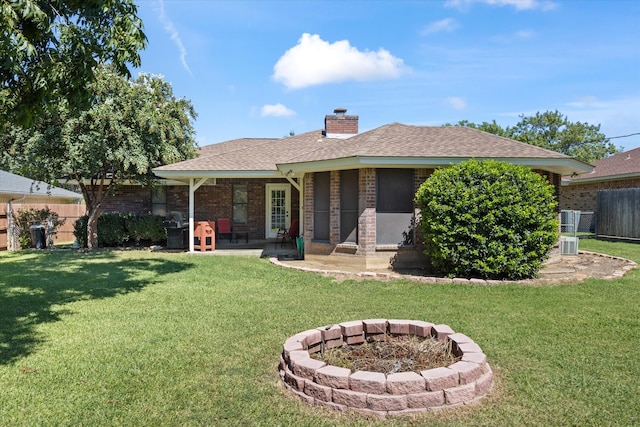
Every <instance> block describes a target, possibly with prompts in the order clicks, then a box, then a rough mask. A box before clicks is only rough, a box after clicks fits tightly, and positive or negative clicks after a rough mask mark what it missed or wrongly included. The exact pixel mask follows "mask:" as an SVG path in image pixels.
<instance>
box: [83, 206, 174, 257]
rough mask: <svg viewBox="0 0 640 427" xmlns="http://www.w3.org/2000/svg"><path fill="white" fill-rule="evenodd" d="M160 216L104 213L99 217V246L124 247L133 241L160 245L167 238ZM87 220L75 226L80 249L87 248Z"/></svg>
mask: <svg viewBox="0 0 640 427" xmlns="http://www.w3.org/2000/svg"><path fill="white" fill-rule="evenodd" d="M163 219H164V218H163V217H161V216H159V215H151V214H142V215H132V214H123V213H118V212H103V213H101V214H100V216H99V217H98V246H103V247H113V246H122V245H124V244H126V243H127V242H130V241H131V240H133V241H135V243H136V244H138V243H140V241H142V240H144V241H149V242H151V243H159V242H162V241H163V240H165V239H166V238H167V233H166V230H165V228H164V227H163V226H162V221H163ZM87 220H88V217H87V216H86V215H85V216H83V217H81V218H79V219H78V220H77V221H76V222H75V224H74V231H73V234H74V236H75V237H76V240H77V242H78V245H79V246H80V247H83V248H85V247H87Z"/></svg>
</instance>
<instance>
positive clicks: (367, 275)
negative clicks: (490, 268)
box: [269, 251, 638, 285]
mask: <svg viewBox="0 0 640 427" xmlns="http://www.w3.org/2000/svg"><path fill="white" fill-rule="evenodd" d="M578 253H579V254H585V255H595V256H600V257H604V258H610V259H615V260H621V261H626V264H625V265H624V266H622V267H621V268H620V269H618V270H615V271H614V272H613V273H612V274H611V275H609V276H605V277H602V279H604V280H612V279H618V278H620V277H622V276H624V275H625V274H626V273H627V272H628V271H629V270H633V269H634V268H636V267H637V266H638V264H637V263H635V262H634V261H631V260H629V259H626V258H621V257H616V256H612V255H606V254H601V253H598V252H588V251H579V252H578ZM269 261H270V262H271V263H272V264H274V265H277V266H280V267H285V268H293V269H295V270H300V271H306V272H309V273H317V274H322V275H324V276H337V277H339V276H357V277H361V278H363V279H381V280H391V279H393V280H395V279H407V280H412V281H414V282H422V283H463V284H471V285H512V284H524V285H529V284H536V283H574V282H581V281H583V280H585V279H586V278H580V279H577V278H576V279H572V280H566V279H560V280H559V279H550V278H546V279H545V278H542V279H527V280H485V279H465V278H459V277H454V278H451V277H432V276H415V275H409V274H398V273H386V272H384V273H383V272H375V271H363V272H360V273H350V272H347V271H342V270H323V269H318V268H309V267H301V266H296V265H294V264H288V263H284V262H282V261H280V260H278V258H276V257H272V258H269Z"/></svg>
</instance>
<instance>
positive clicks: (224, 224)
mask: <svg viewBox="0 0 640 427" xmlns="http://www.w3.org/2000/svg"><path fill="white" fill-rule="evenodd" d="M216 226H217V228H218V230H217V231H216V240H220V236H222V235H223V234H224V235H228V236H229V243H231V241H232V239H233V233H232V230H231V220H230V219H229V218H218V221H217V222H216Z"/></svg>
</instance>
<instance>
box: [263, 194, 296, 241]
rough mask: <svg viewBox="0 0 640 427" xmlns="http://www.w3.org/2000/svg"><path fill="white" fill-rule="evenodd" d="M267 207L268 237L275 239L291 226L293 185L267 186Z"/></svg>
mask: <svg viewBox="0 0 640 427" xmlns="http://www.w3.org/2000/svg"><path fill="white" fill-rule="evenodd" d="M266 207H267V212H266V215H265V216H266V227H265V228H266V234H267V236H266V237H267V238H268V239H269V238H271V239H273V238H275V237H276V235H277V234H278V230H280V229H283V230H288V229H289V226H290V225H291V215H290V211H291V184H267V200H266Z"/></svg>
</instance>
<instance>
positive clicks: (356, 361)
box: [311, 335, 461, 375]
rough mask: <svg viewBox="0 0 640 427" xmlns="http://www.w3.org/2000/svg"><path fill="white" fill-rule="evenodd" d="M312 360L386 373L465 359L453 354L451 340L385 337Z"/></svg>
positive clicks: (318, 354) (323, 352)
mask: <svg viewBox="0 0 640 427" xmlns="http://www.w3.org/2000/svg"><path fill="white" fill-rule="evenodd" d="M311 357H312V358H314V359H318V360H321V361H323V362H325V363H327V364H328V365H333V366H339V367H341V368H347V369H350V370H351V372H356V371H370V372H381V373H384V374H387V375H389V374H394V373H398V372H416V373H418V374H419V373H420V372H422V371H425V370H427V369H433V368H439V367H445V366H450V365H452V364H454V363H455V362H457V361H459V360H460V359H461V357H457V356H455V355H454V354H453V349H452V345H451V341H445V342H443V341H438V340H437V339H434V338H422V337H418V336H414V335H400V336H391V335H384V336H383V337H380V338H377V339H369V340H368V341H367V342H365V343H363V344H357V345H343V346H341V347H336V348H331V349H328V350H325V351H321V352H318V353H314V354H312V355H311Z"/></svg>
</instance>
